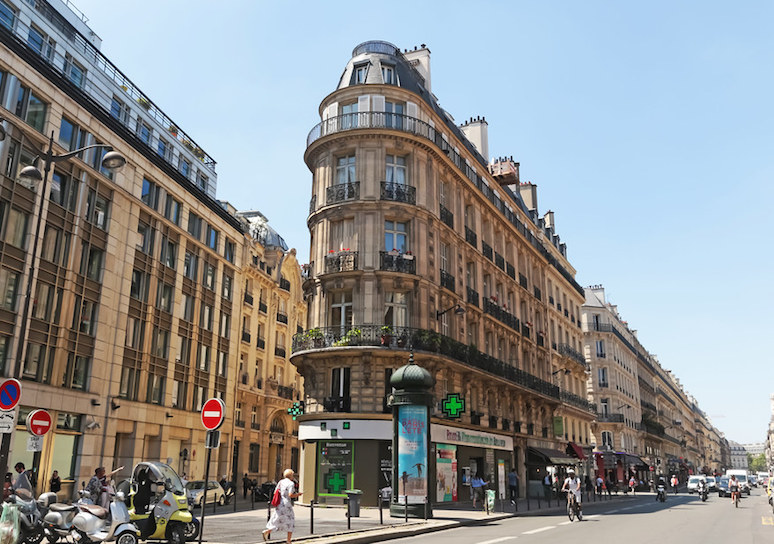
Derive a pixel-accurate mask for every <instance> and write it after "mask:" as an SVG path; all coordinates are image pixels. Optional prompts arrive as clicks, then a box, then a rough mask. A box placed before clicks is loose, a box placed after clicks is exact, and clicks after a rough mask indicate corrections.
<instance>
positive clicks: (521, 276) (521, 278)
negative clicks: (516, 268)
mask: <svg viewBox="0 0 774 544" xmlns="http://www.w3.org/2000/svg"><path fill="white" fill-rule="evenodd" d="M519 285H521V286H522V287H523V288H524V289H526V288H527V287H528V286H527V276H525V275H524V274H522V273H521V272H519Z"/></svg>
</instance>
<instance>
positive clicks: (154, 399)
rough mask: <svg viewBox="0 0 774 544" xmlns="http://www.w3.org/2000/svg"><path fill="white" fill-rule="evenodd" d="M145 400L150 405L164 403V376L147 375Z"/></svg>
mask: <svg viewBox="0 0 774 544" xmlns="http://www.w3.org/2000/svg"><path fill="white" fill-rule="evenodd" d="M145 398H146V399H147V400H148V402H150V403H151V404H163V403H164V376H162V375H160V374H149V375H148V391H147V394H146V396H145Z"/></svg>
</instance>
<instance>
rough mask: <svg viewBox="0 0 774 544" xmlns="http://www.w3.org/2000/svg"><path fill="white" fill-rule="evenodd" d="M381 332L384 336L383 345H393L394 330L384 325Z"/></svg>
mask: <svg viewBox="0 0 774 544" xmlns="http://www.w3.org/2000/svg"><path fill="white" fill-rule="evenodd" d="M379 332H380V333H381V335H382V345H383V346H389V345H390V344H391V343H392V334H393V332H394V331H393V330H392V327H391V326H390V325H384V326H383V327H382V328H381V329H380V330H379Z"/></svg>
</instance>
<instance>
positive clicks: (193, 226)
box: [188, 212, 202, 240]
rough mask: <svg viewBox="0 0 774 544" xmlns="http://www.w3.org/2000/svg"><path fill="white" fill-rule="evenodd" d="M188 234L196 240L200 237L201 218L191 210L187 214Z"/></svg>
mask: <svg viewBox="0 0 774 544" xmlns="http://www.w3.org/2000/svg"><path fill="white" fill-rule="evenodd" d="M188 234H190V235H191V236H193V237H194V238H196V239H197V240H199V239H201V237H202V218H201V217H199V216H198V215H196V214H195V213H193V212H190V213H189V214H188Z"/></svg>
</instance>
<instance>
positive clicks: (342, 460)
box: [317, 440, 353, 497]
mask: <svg viewBox="0 0 774 544" xmlns="http://www.w3.org/2000/svg"><path fill="white" fill-rule="evenodd" d="M352 445H353V444H352V441H350V440H337V441H333V440H321V441H320V442H319V443H318V445H317V447H318V455H317V458H318V459H319V467H318V470H317V494H318V495H319V496H320V497H346V496H347V495H346V493H344V490H345V489H350V488H351V487H352V486H353V473H352V461H353V448H352Z"/></svg>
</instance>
